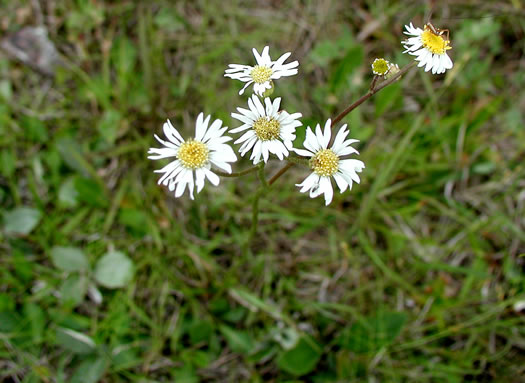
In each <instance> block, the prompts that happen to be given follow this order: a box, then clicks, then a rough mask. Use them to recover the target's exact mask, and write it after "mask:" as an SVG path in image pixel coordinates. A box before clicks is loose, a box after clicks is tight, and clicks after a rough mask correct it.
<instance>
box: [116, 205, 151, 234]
mask: <svg viewBox="0 0 525 383" xmlns="http://www.w3.org/2000/svg"><path fill="white" fill-rule="evenodd" d="M118 220H119V222H120V223H121V224H123V225H125V226H126V227H128V228H129V229H130V231H131V232H132V233H133V234H135V235H137V236H144V235H145V234H147V233H148V227H149V225H148V216H147V215H146V213H145V212H144V211H142V210H138V209H130V208H123V209H121V210H120V213H119V217H118Z"/></svg>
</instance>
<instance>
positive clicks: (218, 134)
mask: <svg viewBox="0 0 525 383" xmlns="http://www.w3.org/2000/svg"><path fill="white" fill-rule="evenodd" d="M210 118H211V116H207V117H206V119H204V114H203V113H200V114H199V116H198V117H197V121H196V123H195V138H190V139H189V140H186V141H185V140H184V139H183V138H182V136H181V135H180V133H179V132H178V131H177V129H175V128H174V127H173V125H172V124H171V122H170V120H167V122H165V123H164V126H163V129H164V135H165V136H166V138H167V139H168V141H164V140H162V139H161V138H159V137H158V136H157V135H156V134H155V138H156V139H157V141H159V142H160V143H161V144H162V145H163V146H164V147H163V148H150V149H149V151H148V154H150V156H148V158H149V159H151V160H160V159H163V158H175V160H174V161H172V162H170V163H169V164H168V165H166V166H165V167H163V168H162V169H159V170H155V173H164V174H163V175H162V177H161V178H160V179H159V182H158V183H159V185H160V184H162V185H165V186H167V187H168V189H169V190H170V191H171V192H172V191H174V190H175V197H177V198H178V197H180V196H181V195H182V194H183V193H184V190H185V189H186V186H188V191H189V193H190V198H191V199H193V189H194V185H196V186H197V193H199V192H200V191H201V190H202V188H203V187H204V181H205V179H206V178H207V179H208V180H209V181H210V182H211V183H212V184H213V185H215V186H217V185H218V184H219V177H218V176H217V175H216V174H215V173H213V172H212V171H211V170H210V168H211V165H215V166H216V167H218V168H220V169H223V170H224V171H226V172H228V173H231V172H232V168H231V165H230V164H229V162H235V161H237V156H236V155H235V153H234V152H233V149H232V148H231V147H230V146H229V145H227V144H226V142H228V141H231V140H232V138H231V137H228V136H223V134H224V132H226V130H227V129H228V127H226V126H225V127H222V121H221V120H215V121H214V122H213V123H212V124H211V125H210V126H209V127H208V124H209V122H210Z"/></svg>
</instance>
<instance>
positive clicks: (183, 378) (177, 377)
mask: <svg viewBox="0 0 525 383" xmlns="http://www.w3.org/2000/svg"><path fill="white" fill-rule="evenodd" d="M173 377H174V382H177V383H198V382H199V377H198V376H197V374H196V373H195V369H194V367H193V366H191V365H190V364H187V365H185V366H183V367H180V368H176V369H175V370H174V373H173Z"/></svg>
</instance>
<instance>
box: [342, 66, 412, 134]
mask: <svg viewBox="0 0 525 383" xmlns="http://www.w3.org/2000/svg"><path fill="white" fill-rule="evenodd" d="M415 65H416V62H415V61H413V62H412V63H410V64H408V65H407V66H406V67H404V68H403V69H401V70H400V71H399V72H397V73H396V74H395V75H393V76H392V77H391V78H389V79H388V80H386V81H383V82H382V83H380V84H379V85H378V86H377V87H371V88H370V90H369V91H368V93H367V94H365V95H364V96H361V97H360V98H359V99H358V100H357V101H355V102H354V103H353V104H351V105H349V106H348V108H346V109H345V110H343V111H342V112H341V113H339V114H338V115H337V116H336V117H335V118H334V119H333V120H332V126H334V125H335V124H337V123H338V122H339V121H341V120H342V119H343V118H344V117H345V116H346V115H347V114H348V113H350V112H351V111H352V110H354V109H355V108H357V107H358V106H359V105H361V104H362V103H363V102H365V101H366V100H368V99H369V98H370V97H372V96H373V95H374V94H376V93H377V92H379V91H380V90H381V89H383V88H385V87H387V86H388V85H390V84H392V83H393V82H395V81H396V80H397V79H398V78H399V77H401V76H402V75H404V74H405V73H406V72H408V71H409V70H410V69H412V68H413V67H414V66H415Z"/></svg>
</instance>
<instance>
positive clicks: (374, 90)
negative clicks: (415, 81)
mask: <svg viewBox="0 0 525 383" xmlns="http://www.w3.org/2000/svg"><path fill="white" fill-rule="evenodd" d="M415 65H416V62H415V61H413V62H412V63H410V64H408V65H407V66H406V67H404V68H403V69H401V70H400V71H399V72H397V73H396V74H395V75H393V76H392V77H390V78H389V79H388V80H386V81H383V82H381V83H380V84H379V85H377V86H376V81H377V80H376V77H374V80H372V84H371V85H370V89H369V90H368V93H366V94H365V95H363V96H361V97H360V98H359V99H358V100H356V101H355V102H354V103H352V104H350V105H349V106H348V107H347V108H346V109H345V110H343V111H342V112H341V113H339V114H338V115H337V116H336V117H335V118H334V119H333V120H332V127H333V126H334V125H335V124H337V123H338V122H339V121H341V120H342V119H343V118H345V116H346V115H347V114H348V113H350V112H351V111H352V110H354V109H355V108H357V107H358V106H359V105H361V104H362V103H363V102H365V101H366V100H368V99H369V98H370V97H372V96H373V95H374V94H376V93H377V92H379V91H380V90H381V89H383V88H385V87H387V86H388V85H390V84H392V83H394V82H395V81H396V80H397V79H398V78H400V77H401V76H402V75H404V74H405V73H407V72H408V71H409V70H410V69H412V68H413V67H414V66H415ZM332 138H333V137H332ZM293 165H294V164H293V163H291V162H289V163H287V164H286V165H285V166H284V167H283V168H281V170H279V171H278V172H277V173H276V174H275V175H274V176H273V177H272V178H271V179H270V181H268V184H270V185H272V184H273V183H274V182H275V181H277V179H278V178H279V177H281V176H282V175H283V174H284V173H286V172H287V171H288V170H289V169H290V168H291V167H292V166H293Z"/></svg>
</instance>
